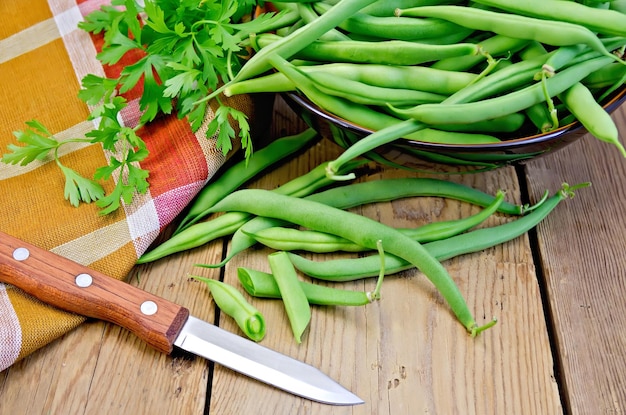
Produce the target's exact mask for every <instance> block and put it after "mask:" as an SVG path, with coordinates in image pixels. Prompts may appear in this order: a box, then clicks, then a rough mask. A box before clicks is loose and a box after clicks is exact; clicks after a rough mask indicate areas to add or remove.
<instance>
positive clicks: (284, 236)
mask: <svg viewBox="0 0 626 415" xmlns="http://www.w3.org/2000/svg"><path fill="white" fill-rule="evenodd" d="M503 201H504V193H503V192H498V195H497V197H496V198H495V199H494V201H493V203H492V204H491V205H489V206H488V207H487V208H485V209H483V210H482V211H481V212H480V213H477V214H475V215H472V216H470V217H467V218H462V219H457V220H450V221H442V222H432V223H428V224H426V225H423V226H420V227H417V228H400V229H398V231H399V232H401V233H403V234H404V235H406V236H408V237H409V238H411V239H414V240H416V241H417V242H420V243H425V242H432V241H435V240H439V239H445V238H449V237H451V236H454V235H458V234H460V233H462V232H465V231H467V230H468V229H470V228H473V227H475V226H478V225H479V224H480V223H482V222H484V221H485V220H486V219H487V218H489V217H490V216H491V215H492V214H493V213H494V212H495V211H496V210H497V209H498V207H499V206H500V204H501V203H502V202H503ZM249 223H250V222H249ZM243 228H245V226H244V227H242V232H244V233H245V234H246V235H248V236H250V237H251V238H253V239H254V240H255V241H257V242H259V243H260V244H262V245H265V246H267V247H270V248H272V249H276V250H280V251H308V252H315V253H328V252H336V251H345V252H363V251H366V250H368V248H365V247H363V246H360V245H358V244H355V243H354V242H351V241H349V240H347V239H345V238H342V237H339V236H337V235H333V234H329V233H324V232H319V231H312V230H298V229H293V228H285V227H271V228H262V229H257V230H255V231H248V230H245V229H243Z"/></svg>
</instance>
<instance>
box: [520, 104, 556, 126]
mask: <svg viewBox="0 0 626 415" xmlns="http://www.w3.org/2000/svg"><path fill="white" fill-rule="evenodd" d="M524 112H525V113H526V115H527V116H528V118H529V119H530V120H531V121H532V123H533V124H534V125H535V126H536V127H537V129H538V130H539V131H540V132H542V133H547V132H548V131H552V130H554V129H555V128H557V127H558V125H554V124H553V120H552V117H551V116H550V113H549V111H548V107H547V106H546V105H545V103H543V102H540V103H537V104H535V105H531V106H530V107H528V108H526V110H525V111H524Z"/></svg>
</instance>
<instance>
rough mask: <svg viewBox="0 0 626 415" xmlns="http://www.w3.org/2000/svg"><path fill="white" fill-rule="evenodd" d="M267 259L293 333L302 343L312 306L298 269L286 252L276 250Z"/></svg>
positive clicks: (297, 340)
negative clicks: (299, 277)
mask: <svg viewBox="0 0 626 415" xmlns="http://www.w3.org/2000/svg"><path fill="white" fill-rule="evenodd" d="M267 259H268V262H269V264H270V269H271V270H272V274H273V275H274V279H275V280H276V285H278V291H279V292H280V296H281V297H282V299H283V304H284V305H285V311H286V313H287V317H289V322H290V324H291V330H292V331H293V335H294V337H295V338H296V342H297V343H302V334H303V333H304V331H305V330H306V328H307V327H308V325H309V323H310V321H311V308H310V306H309V301H308V300H307V298H306V294H305V293H304V290H303V289H302V285H300V281H299V280H298V275H297V273H296V269H295V268H294V267H293V264H292V263H291V261H290V260H289V257H288V256H287V253H286V252H281V251H279V252H274V253H272V254H270V255H268V256H267Z"/></svg>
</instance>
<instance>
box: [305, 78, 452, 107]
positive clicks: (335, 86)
mask: <svg viewBox="0 0 626 415" xmlns="http://www.w3.org/2000/svg"><path fill="white" fill-rule="evenodd" d="M308 75H309V76H310V78H311V79H312V80H313V82H315V86H316V87H317V88H318V89H319V90H320V91H321V92H323V93H325V94H328V95H333V96H337V97H341V98H345V99H347V100H349V101H352V102H355V103H358V104H363V105H378V106H384V105H386V104H388V103H389V104H392V105H399V106H402V105H417V104H420V103H423V104H425V103H429V102H430V103H432V102H441V101H443V100H444V99H445V98H446V97H445V96H444V95H441V94H435V93H433V92H424V91H416V90H412V89H400V88H385V87H379V86H372V85H368V84H365V83H363V82H359V81H352V80H350V79H345V78H338V77H337V76H334V75H332V74H327V73H323V72H315V71H313V72H308Z"/></svg>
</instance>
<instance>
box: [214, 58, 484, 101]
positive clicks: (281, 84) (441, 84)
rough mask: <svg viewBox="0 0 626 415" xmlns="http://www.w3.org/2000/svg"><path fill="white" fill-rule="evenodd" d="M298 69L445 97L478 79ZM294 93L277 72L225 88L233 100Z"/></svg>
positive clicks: (416, 71) (351, 68) (382, 70)
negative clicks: (273, 93) (242, 95)
mask: <svg viewBox="0 0 626 415" xmlns="http://www.w3.org/2000/svg"><path fill="white" fill-rule="evenodd" d="M292 63H294V62H292ZM298 69H300V70H301V71H302V72H304V73H311V72H322V73H325V74H328V75H332V76H335V77H337V78H338V79H348V80H352V81H358V82H363V83H366V84H368V85H372V86H378V87H383V88H400V89H413V90H417V91H425V92H433V93H437V94H443V95H449V94H453V93H455V92H457V91H459V90H460V89H462V88H464V87H466V86H467V85H469V84H471V83H472V82H473V81H474V80H475V79H476V75H475V74H473V73H469V72H454V71H444V70H441V69H433V68H431V67H428V66H397V65H378V64H369V65H360V64H354V63H329V64H319V65H298ZM295 90H296V85H295V84H294V83H293V82H292V81H291V80H290V79H289V78H287V77H286V76H285V75H284V74H282V73H280V72H277V73H272V74H269V75H264V76H260V77H257V78H253V79H249V80H246V81H242V82H238V83H236V84H234V85H232V86H230V87H228V88H226V89H225V90H224V94H225V95H226V96H232V95H238V94H249V93H257V92H286V91H295Z"/></svg>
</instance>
